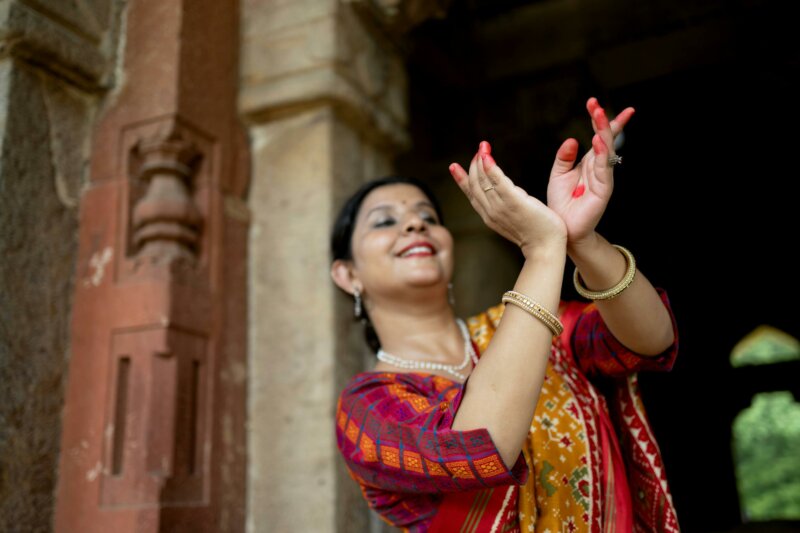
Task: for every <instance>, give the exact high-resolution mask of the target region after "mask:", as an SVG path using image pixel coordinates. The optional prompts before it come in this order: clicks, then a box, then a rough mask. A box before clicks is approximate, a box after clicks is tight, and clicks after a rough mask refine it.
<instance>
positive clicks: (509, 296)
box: [503, 291, 564, 337]
mask: <svg viewBox="0 0 800 533" xmlns="http://www.w3.org/2000/svg"><path fill="white" fill-rule="evenodd" d="M503 303H504V304H513V305H516V306H517V307H519V308H521V309H522V310H524V311H526V312H527V313H528V314H529V315H531V316H533V317H536V318H538V319H539V320H540V321H541V322H542V323H543V324H544V325H545V326H547V328H548V329H549V330H550V331H552V332H553V336H555V337H557V336H559V335H561V332H562V331H564V325H563V324H562V323H561V321H560V320H559V319H558V317H557V316H556V315H554V314H553V313H551V312H550V311H548V310H547V309H545V308H544V307H542V306H541V305H539V303H537V302H536V301H535V300H533V299H531V298H529V297H527V296H525V295H524V294H522V293H519V292H516V291H506V293H505V294H503Z"/></svg>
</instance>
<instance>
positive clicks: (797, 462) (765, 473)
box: [733, 392, 800, 521]
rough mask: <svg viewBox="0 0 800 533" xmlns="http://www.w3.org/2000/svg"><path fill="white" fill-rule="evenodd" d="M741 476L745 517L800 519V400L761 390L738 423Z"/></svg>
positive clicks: (736, 437) (735, 439)
mask: <svg viewBox="0 0 800 533" xmlns="http://www.w3.org/2000/svg"><path fill="white" fill-rule="evenodd" d="M733 451H734V460H735V463H736V478H737V484H738V487H739V495H740V498H741V503H742V511H743V513H744V516H745V519H746V520H748V521H753V520H775V519H800V403H798V402H796V401H794V397H793V396H792V394H791V393H790V392H770V393H761V394H757V395H756V396H755V397H753V402H752V404H751V406H750V407H748V408H747V409H745V410H744V411H742V412H741V413H740V414H739V416H738V417H737V418H736V420H735V421H734V423H733Z"/></svg>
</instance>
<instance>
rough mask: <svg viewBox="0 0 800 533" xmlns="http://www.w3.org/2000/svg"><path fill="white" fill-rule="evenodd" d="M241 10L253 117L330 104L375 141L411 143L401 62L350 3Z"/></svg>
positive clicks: (245, 84) (244, 101) (244, 74)
mask: <svg viewBox="0 0 800 533" xmlns="http://www.w3.org/2000/svg"><path fill="white" fill-rule="evenodd" d="M304 7H305V8H307V9H305V10H304V9H303V8H304ZM244 13H245V16H244V17H243V37H242V40H243V49H242V70H241V80H242V87H241V89H242V90H241V93H240V101H239V105H240V108H241V110H242V112H243V113H245V114H246V115H247V116H249V117H251V120H254V121H263V120H265V119H267V117H269V116H274V115H276V114H280V113H286V112H293V110H296V109H297V108H298V107H303V106H309V105H319V104H320V103H326V104H332V105H334V106H336V107H338V108H340V109H339V112H340V114H341V115H342V116H345V117H347V118H348V120H350V121H352V122H353V123H354V126H355V127H356V128H358V129H359V130H362V131H364V132H367V133H369V134H370V135H371V136H373V138H374V140H373V142H374V143H376V144H377V143H380V144H383V145H384V146H387V147H393V148H394V149H396V148H397V147H402V146H406V145H407V144H408V138H407V135H406V132H405V126H406V121H407V117H406V102H405V99H406V76H405V70H404V68H403V66H402V61H401V59H400V57H399V56H398V55H397V54H396V51H395V50H394V49H393V46H392V44H391V43H390V42H388V41H385V40H381V39H378V38H376V37H375V35H374V34H373V33H371V32H370V31H369V30H368V29H367V28H365V27H364V24H363V22H362V20H361V19H360V18H359V17H358V15H357V14H356V13H355V12H354V10H353V9H352V8H351V7H350V6H348V5H345V4H341V3H338V2H334V1H332V0H327V1H323V2H314V1H312V0H304V1H302V2H294V3H291V5H287V4H286V3H284V2H277V1H275V2H268V1H262V2H257V1H255V0H251V1H250V2H248V3H246V4H245V11H244ZM265 28H268V29H269V30H267V29H265Z"/></svg>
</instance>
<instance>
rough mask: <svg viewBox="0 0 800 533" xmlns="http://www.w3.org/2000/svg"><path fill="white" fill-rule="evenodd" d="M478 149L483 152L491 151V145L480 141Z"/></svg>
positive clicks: (488, 152)
mask: <svg viewBox="0 0 800 533" xmlns="http://www.w3.org/2000/svg"><path fill="white" fill-rule="evenodd" d="M478 151H479V152H481V153H484V154H490V153H492V145H491V144H489V143H488V142H486V141H481V143H480V145H478Z"/></svg>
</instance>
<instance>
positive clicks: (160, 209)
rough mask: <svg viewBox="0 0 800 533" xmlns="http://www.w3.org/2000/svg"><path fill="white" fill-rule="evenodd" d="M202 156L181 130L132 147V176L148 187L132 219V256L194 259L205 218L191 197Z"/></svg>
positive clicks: (138, 202)
mask: <svg viewBox="0 0 800 533" xmlns="http://www.w3.org/2000/svg"><path fill="white" fill-rule="evenodd" d="M201 159H202V154H201V153H200V152H199V151H198V149H197V148H196V147H195V145H194V144H193V143H191V142H190V141H187V140H185V139H183V138H182V137H181V135H180V134H179V133H172V134H170V135H169V136H167V137H166V138H155V139H143V140H141V141H139V142H138V143H137V144H136V145H135V146H134V147H133V149H132V153H131V162H132V165H131V166H132V168H131V175H132V177H133V179H134V180H136V181H138V182H139V185H140V186H143V188H144V189H145V191H146V192H145V194H144V196H143V197H141V198H140V199H138V201H136V203H135V206H134V208H133V214H132V217H131V230H132V234H131V244H132V252H133V255H135V256H137V257H147V258H154V259H157V260H165V261H167V262H171V261H172V260H173V259H177V258H184V259H190V260H194V259H196V257H197V254H198V246H199V243H200V231H201V229H202V222H203V217H202V215H201V213H200V210H199V209H198V208H197V206H196V205H195V203H194V201H193V198H192V196H193V188H194V183H193V178H194V175H195V171H196V168H197V165H198V164H199V162H200V160H201Z"/></svg>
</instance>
